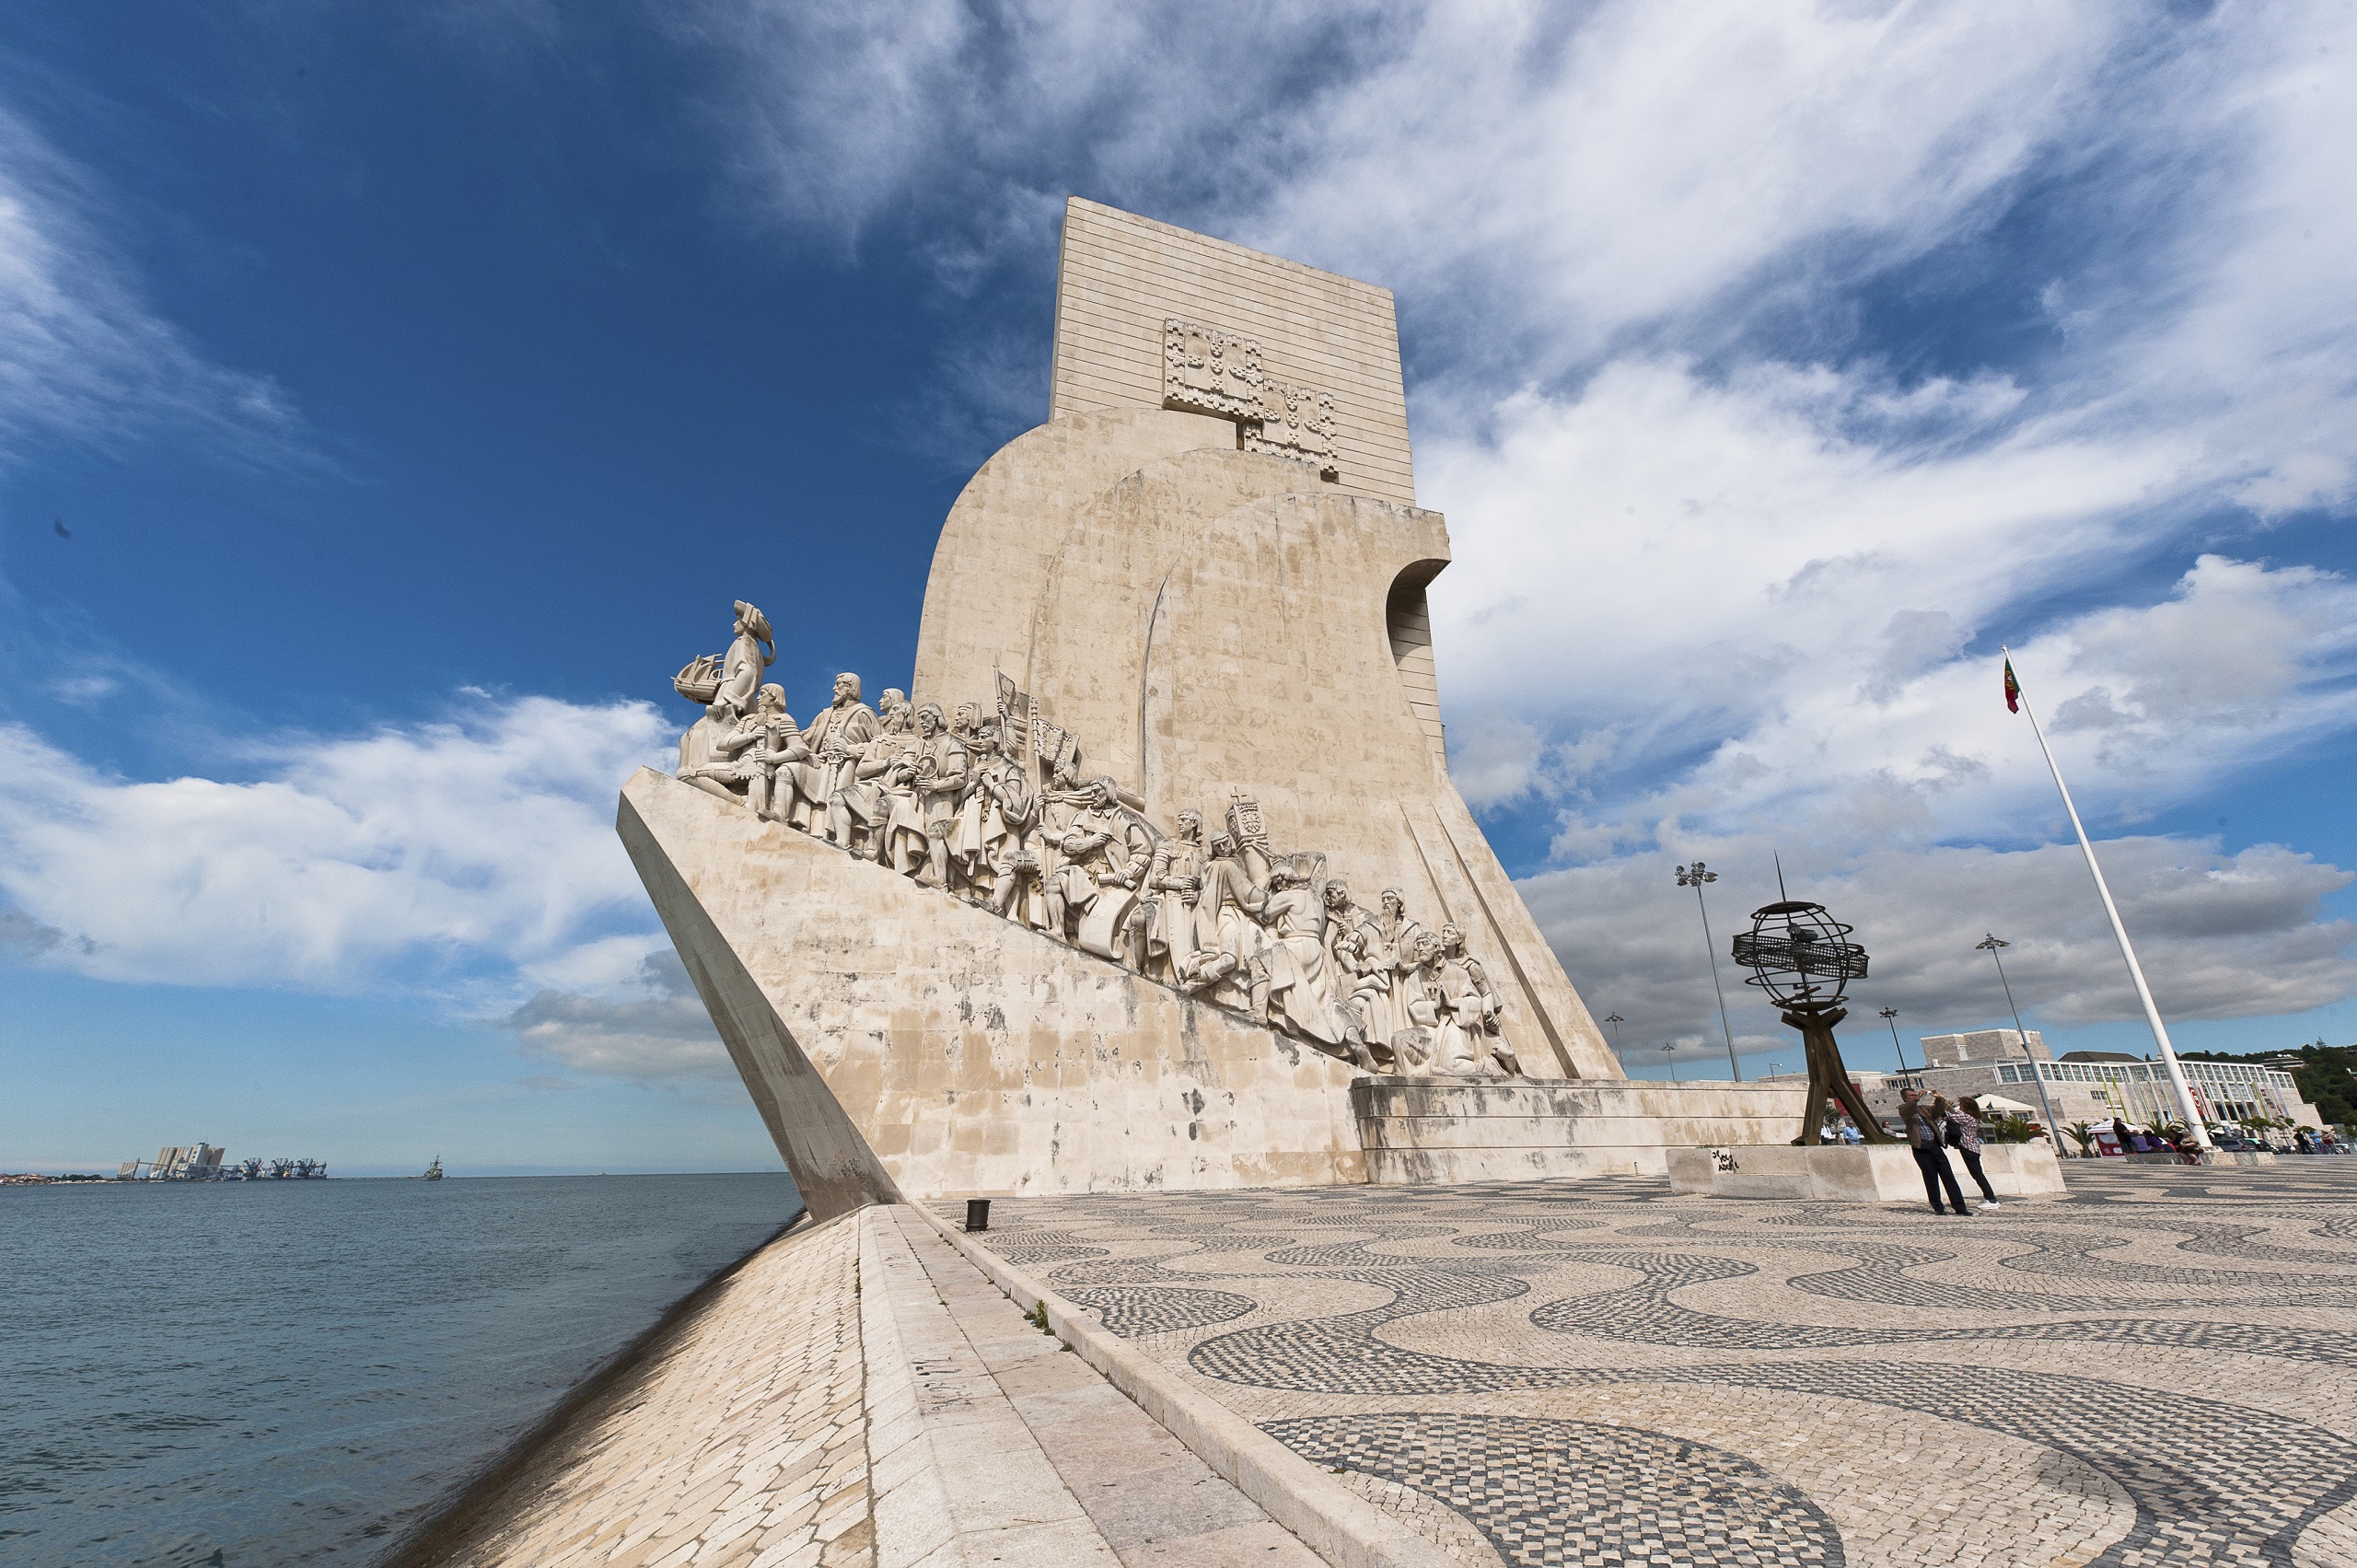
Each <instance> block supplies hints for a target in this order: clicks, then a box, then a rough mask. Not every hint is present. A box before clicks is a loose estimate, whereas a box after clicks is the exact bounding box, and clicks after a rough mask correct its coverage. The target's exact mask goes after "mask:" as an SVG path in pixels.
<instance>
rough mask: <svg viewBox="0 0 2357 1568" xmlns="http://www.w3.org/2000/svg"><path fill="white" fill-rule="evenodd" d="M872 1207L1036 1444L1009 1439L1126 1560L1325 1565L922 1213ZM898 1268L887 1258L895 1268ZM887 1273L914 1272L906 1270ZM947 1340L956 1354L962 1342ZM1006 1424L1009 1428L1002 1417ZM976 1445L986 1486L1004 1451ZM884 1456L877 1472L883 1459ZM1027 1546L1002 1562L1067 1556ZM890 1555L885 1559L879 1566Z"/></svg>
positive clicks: (1210, 1565) (973, 1387)
mask: <svg viewBox="0 0 2357 1568" xmlns="http://www.w3.org/2000/svg"><path fill="white" fill-rule="evenodd" d="M868 1213H869V1214H874V1215H877V1216H878V1218H877V1221H873V1222H871V1223H872V1224H874V1225H875V1226H876V1229H877V1231H878V1232H879V1233H880V1232H881V1230H882V1229H883V1223H882V1216H885V1215H889V1216H890V1221H889V1223H890V1225H891V1226H892V1228H893V1229H894V1230H895V1231H896V1232H897V1233H898V1235H899V1237H900V1241H901V1243H902V1245H904V1246H905V1247H906V1248H907V1249H908V1252H909V1254H910V1255H911V1256H912V1257H913V1258H914V1259H915V1260H916V1261H917V1262H918V1263H919V1264H920V1265H921V1266H922V1267H923V1271H924V1273H925V1277H926V1279H927V1280H928V1281H929V1282H930V1283H931V1284H932V1286H933V1288H934V1289H935V1291H937V1292H938V1293H939V1297H940V1301H941V1303H942V1307H943V1309H944V1310H946V1315H947V1316H948V1318H950V1319H951V1320H952V1321H953V1322H954V1324H955V1326H956V1328H957V1330H958V1333H959V1335H960V1337H961V1339H962V1341H963V1346H964V1353H967V1354H970V1355H971V1356H972V1357H973V1358H974V1360H975V1361H976V1362H978V1363H979V1364H980V1365H981V1368H983V1369H984V1370H986V1371H987V1373H988V1374H989V1376H990V1378H991V1380H992V1382H993V1384H994V1385H995V1390H996V1393H997V1395H998V1397H999V1399H1001V1400H1004V1403H1005V1404H1006V1405H1007V1406H1008V1407H1009V1413H1011V1414H1012V1416H1013V1417H1014V1418H1015V1420H1016V1422H1017V1423H1020V1427H1021V1430H1022V1433H1023V1434H1024V1436H1025V1438H1026V1439H1027V1440H1028V1442H1027V1443H1026V1444H1023V1445H1017V1444H1016V1443H1015V1442H1014V1440H1013V1436H1012V1434H1011V1433H1009V1434H1008V1438H1007V1441H1008V1446H1009V1448H1028V1446H1030V1445H1036V1451H1037V1452H1038V1453H1039V1454H1040V1455H1041V1456H1043V1457H1044V1458H1045V1459H1046V1461H1047V1463H1048V1464H1049V1465H1051V1467H1053V1469H1054V1471H1055V1474H1056V1476H1057V1477H1058V1479H1059V1480H1060V1481H1062V1483H1063V1485H1064V1486H1065V1487H1066V1488H1068V1489H1069V1494H1070V1495H1071V1496H1072V1497H1073V1498H1074V1501H1076V1502H1077V1504H1079V1506H1080V1508H1081V1509H1082V1510H1083V1511H1084V1512H1085V1513H1086V1516H1087V1519H1088V1522H1089V1524H1090V1525H1091V1526H1093V1527H1094V1529H1095V1532H1096V1535H1097V1539H1099V1540H1101V1541H1102V1542H1103V1543H1104V1545H1105V1546H1106V1547H1107V1548H1108V1549H1109V1551H1111V1553H1112V1554H1113V1555H1114V1556H1115V1557H1118V1559H1119V1560H1120V1562H1121V1563H1122V1564H1123V1568H1143V1565H1144V1564H1148V1563H1152V1564H1155V1565H1157V1568H1234V1565H1236V1564H1242V1563H1249V1564H1261V1563H1265V1564H1267V1565H1269V1568H1318V1557H1317V1556H1316V1555H1315V1554H1314V1553H1312V1552H1311V1551H1310V1550H1309V1549H1308V1548H1307V1547H1306V1546H1304V1545H1303V1544H1302V1543H1301V1541H1300V1540H1299V1539H1296V1538H1295V1536H1294V1535H1292V1534H1291V1533H1290V1532H1289V1531H1287V1530H1285V1529H1284V1528H1283V1527H1282V1526H1280V1525H1278V1524H1276V1523H1275V1522H1274V1521H1273V1520H1271V1518H1270V1517H1269V1516H1268V1515H1266V1514H1264V1513H1263V1512H1261V1510H1260V1507H1259V1506H1258V1505H1257V1504H1254V1503H1252V1502H1251V1500H1250V1499H1248V1498H1247V1497H1246V1496H1245V1495H1244V1494H1243V1493H1240V1492H1238V1491H1237V1490H1236V1488H1234V1487H1233V1486H1230V1485H1229V1484H1228V1483H1227V1482H1226V1481H1223V1480H1222V1479H1220V1477H1219V1476H1217V1475H1215V1474H1213V1471H1212V1469H1211V1468H1210V1467H1209V1466H1208V1465H1206V1464H1204V1463H1203V1461H1202V1459H1200V1458H1197V1457H1196V1456H1195V1454H1194V1453H1193V1452H1192V1451H1191V1450H1190V1449H1189V1448H1188V1447H1187V1446H1186V1445H1184V1444H1182V1443H1180V1442H1179V1439H1177V1438H1176V1437H1174V1436H1172V1435H1171V1434H1170V1433H1169V1432H1168V1431H1167V1430H1166V1429H1165V1428H1164V1427H1163V1426H1162V1424H1161V1423H1159V1422H1156V1421H1155V1419H1154V1418H1153V1417H1152V1416H1149V1415H1147V1414H1146V1413H1145V1412H1144V1411H1142V1410H1140V1409H1139V1408H1138V1407H1137V1406H1136V1405H1134V1404H1132V1402H1131V1401H1130V1400H1129V1398H1128V1397H1127V1396H1126V1395H1124V1394H1122V1393H1121V1392H1120V1390H1119V1389H1116V1388H1113V1387H1112V1385H1110V1384H1109V1383H1108V1382H1106V1381H1105V1379H1104V1377H1103V1376H1100V1375H1099V1374H1098V1373H1097V1370H1096V1369H1095V1368H1093V1367H1091V1366H1090V1365H1088V1364H1087V1363H1086V1362H1085V1361H1083V1360H1082V1359H1081V1358H1080V1357H1079V1356H1077V1355H1074V1354H1072V1353H1069V1352H1068V1351H1067V1350H1066V1348H1065V1346H1064V1345H1063V1343H1062V1342H1061V1341H1060V1340H1058V1339H1057V1338H1055V1337H1054V1336H1053V1335H1052V1334H1050V1333H1048V1332H1047V1331H1045V1330H1041V1329H1039V1328H1037V1327H1035V1326H1034V1325H1033V1323H1032V1322H1031V1320H1030V1319H1029V1318H1026V1317H1025V1316H1024V1314H1023V1312H1022V1310H1021V1308H1019V1307H1016V1305H1015V1303H1014V1302H1013V1301H1012V1300H1010V1299H1008V1297H1007V1296H1006V1295H1005V1293H1004V1292H1003V1291H1001V1290H1000V1289H999V1288H998V1287H997V1286H996V1285H994V1284H993V1283H991V1282H990V1280H989V1279H988V1278H987V1277H985V1276H984V1275H983V1273H982V1272H981V1270H979V1269H977V1268H976V1267H975V1266H974V1265H973V1264H971V1263H970V1262H968V1261H967V1260H965V1259H964V1258H962V1257H960V1256H959V1255H958V1253H957V1252H956V1251H955V1250H954V1249H951V1248H950V1247H949V1245H948V1244H947V1243H946V1242H945V1241H944V1240H943V1239H942V1238H941V1237H940V1236H939V1235H938V1234H937V1233H935V1231H934V1229H933V1228H932V1227H931V1226H930V1225H926V1224H925V1223H924V1221H923V1219H922V1218H921V1217H920V1216H918V1215H916V1214H913V1213H912V1212H911V1211H909V1210H907V1209H904V1208H900V1207H897V1206H896V1207H894V1208H892V1209H888V1210H871V1211H868ZM879 1250H880V1249H879ZM891 1267H892V1266H891V1265H889V1264H888V1265H887V1271H886V1272H887V1273H888V1274H890V1271H891ZM891 1277H894V1278H895V1279H897V1280H902V1281H905V1279H906V1275H905V1274H900V1275H892V1276H891ZM950 1349H951V1353H957V1352H956V1350H955V1347H950ZM871 1376H872V1374H871ZM956 1386H957V1388H958V1390H959V1391H960V1392H961V1393H964V1394H966V1395H968V1396H970V1397H974V1398H977V1399H982V1400H987V1398H988V1395H987V1391H985V1390H982V1389H981V1388H980V1387H979V1385H978V1383H977V1382H976V1381H975V1380H974V1379H972V1378H970V1377H962V1378H960V1379H959V1380H958V1383H957V1385H956ZM966 1430H968V1429H961V1435H960V1437H959V1438H958V1442H960V1443H961V1444H962V1443H964V1441H965V1437H964V1435H963V1434H964V1432H965V1431H966ZM981 1430H982V1427H981V1425H980V1424H977V1425H976V1426H975V1427H973V1428H971V1429H970V1431H971V1432H972V1433H973V1434H975V1435H977V1436H979V1434H981ZM998 1430H1000V1431H1002V1432H1005V1431H1006V1430H1007V1429H1006V1427H1005V1423H1004V1420H1003V1419H1001V1420H999V1421H998ZM871 1441H872V1440H871ZM975 1451H976V1457H977V1458H978V1459H979V1460H980V1461H981V1466H982V1474H983V1476H984V1477H985V1478H986V1479H985V1484H994V1483H995V1482H996V1481H997V1478H998V1475H999V1473H1000V1472H999V1469H998V1467H999V1466H1000V1465H1001V1464H1002V1463H1003V1462H1004V1458H1005V1452H1004V1451H1003V1450H1000V1449H996V1448H991V1447H986V1446H976V1449H975ZM1021 1462H1022V1464H1023V1465H1024V1466H1026V1467H1028V1466H1029V1465H1030V1463H1031V1458H1030V1452H1028V1451H1026V1452H1022V1453H1021ZM877 1464H878V1473H879V1474H880V1473H881V1466H882V1461H881V1459H880V1458H879V1459H878V1461H877ZM886 1504H887V1499H886V1498H885V1497H883V1496H879V1497H878V1499H877V1520H878V1530H879V1533H878V1540H879V1544H881V1543H882V1541H883V1540H884V1539H886V1538H885V1536H884V1533H883V1530H882V1526H883V1524H884V1522H885V1518H886V1515H887V1506H886ZM1025 1547H1026V1554H1025V1555H1023V1556H1021V1557H1013V1556H1010V1557H1008V1558H1007V1559H1006V1561H1008V1562H1042V1563H1044V1562H1051V1561H1062V1559H1050V1558H1047V1557H1043V1556H1037V1555H1031V1554H1030V1540H1029V1538H1028V1537H1027V1538H1026V1539H1025ZM888 1561H889V1560H888V1559H882V1560H879V1568H882V1564H883V1563H884V1562H888ZM970 1561H979V1562H987V1561H991V1559H989V1558H987V1557H975V1558H970ZM1073 1561H1075V1562H1082V1561H1093V1559H1086V1558H1074V1559H1073Z"/></svg>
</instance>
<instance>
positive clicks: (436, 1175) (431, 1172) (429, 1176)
mask: <svg viewBox="0 0 2357 1568" xmlns="http://www.w3.org/2000/svg"><path fill="white" fill-rule="evenodd" d="M418 1179H419V1180H420V1181H439V1180H441V1179H442V1156H440V1155H435V1156H434V1163H433V1164H432V1165H429V1166H427V1167H425V1174H424V1176H421V1177H419V1178H418Z"/></svg>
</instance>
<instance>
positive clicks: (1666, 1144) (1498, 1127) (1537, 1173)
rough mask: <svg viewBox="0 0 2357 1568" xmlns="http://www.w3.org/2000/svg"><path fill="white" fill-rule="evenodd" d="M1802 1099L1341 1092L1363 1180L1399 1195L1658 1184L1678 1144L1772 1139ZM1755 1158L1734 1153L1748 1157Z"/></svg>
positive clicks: (1729, 1088)
mask: <svg viewBox="0 0 2357 1568" xmlns="http://www.w3.org/2000/svg"><path fill="white" fill-rule="evenodd" d="M1802 1099H1803V1096H1802V1094H1801V1092H1800V1091H1799V1090H1798V1089H1797V1088H1761V1087H1759V1086H1756V1085H1751V1084H1713V1083H1698V1084H1655V1083H1646V1082H1643V1081H1640V1080H1632V1079H1621V1080H1619V1081H1600V1082H1574V1083H1542V1082H1535V1081H1529V1080H1521V1079H1511V1080H1509V1079H1498V1078H1454V1079H1452V1078H1361V1079H1359V1080H1358V1081H1357V1082H1356V1083H1354V1084H1353V1085H1352V1086H1351V1107H1352V1109H1353V1112H1354V1113H1355V1114H1356V1115H1357V1117H1358V1121H1359V1137H1360V1140H1361V1143H1362V1145H1363V1147H1364V1149H1365V1151H1366V1166H1367V1179H1368V1180H1370V1181H1375V1182H1377V1183H1383V1184H1387V1185H1399V1186H1413V1185H1421V1184H1434V1185H1448V1184H1453V1183H1457V1182H1468V1181H1527V1180H1531V1179H1537V1178H1542V1177H1585V1176H1631V1175H1643V1176H1658V1175H1661V1174H1662V1173H1663V1172H1664V1171H1665V1170H1675V1169H1677V1168H1678V1159H1679V1157H1680V1156H1684V1155H1688V1154H1691V1153H1693V1152H1694V1151H1693V1150H1692V1149H1690V1148H1688V1147H1685V1146H1684V1145H1689V1144H1742V1145H1752V1144H1772V1143H1781V1142H1782V1141H1783V1140H1785V1139H1787V1138H1789V1137H1791V1136H1792V1132H1793V1130H1794V1128H1796V1127H1797V1126H1799V1125H1800V1121H1801V1107H1802ZM1758 1152H1759V1151H1758V1150H1756V1149H1754V1148H1751V1147H1745V1148H1744V1149H1743V1151H1742V1154H1743V1157H1744V1158H1745V1159H1746V1160H1749V1159H1750V1158H1751V1157H1753V1156H1754V1155H1755V1154H1756V1153H1758ZM1782 1152H1790V1153H1794V1154H1798V1153H1801V1152H1802V1151H1800V1150H1796V1149H1795V1150H1790V1151H1782ZM1908 1168H1909V1170H1910V1171H1912V1170H1913V1168H1914V1166H1913V1163H1912V1161H1910V1162H1909V1165H1908ZM1680 1191H1683V1189H1680Z"/></svg>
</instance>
